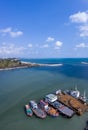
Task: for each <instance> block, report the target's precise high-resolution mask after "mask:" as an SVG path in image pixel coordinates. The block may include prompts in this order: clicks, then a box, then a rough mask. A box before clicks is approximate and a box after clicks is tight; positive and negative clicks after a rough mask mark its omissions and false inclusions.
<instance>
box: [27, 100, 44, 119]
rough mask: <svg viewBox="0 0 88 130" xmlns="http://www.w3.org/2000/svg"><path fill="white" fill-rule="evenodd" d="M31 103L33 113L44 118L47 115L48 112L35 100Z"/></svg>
mask: <svg viewBox="0 0 88 130" xmlns="http://www.w3.org/2000/svg"><path fill="white" fill-rule="evenodd" d="M29 104H30V106H31V109H32V111H33V113H34V114H35V115H36V116H37V117H39V118H42V119H43V118H45V117H46V113H45V112H44V111H43V110H42V109H40V108H39V106H38V105H37V103H36V102H35V101H34V100H31V101H30V102H29Z"/></svg>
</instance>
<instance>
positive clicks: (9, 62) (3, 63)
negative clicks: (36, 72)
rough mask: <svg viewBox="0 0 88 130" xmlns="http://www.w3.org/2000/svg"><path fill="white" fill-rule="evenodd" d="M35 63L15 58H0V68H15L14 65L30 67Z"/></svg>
mask: <svg viewBox="0 0 88 130" xmlns="http://www.w3.org/2000/svg"><path fill="white" fill-rule="evenodd" d="M32 66H37V64H32V63H24V62H21V61H20V60H19V59H16V58H8V59H0V69H6V68H15V67H32Z"/></svg>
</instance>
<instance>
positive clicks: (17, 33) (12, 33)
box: [0, 27, 23, 38]
mask: <svg viewBox="0 0 88 130" xmlns="http://www.w3.org/2000/svg"><path fill="white" fill-rule="evenodd" d="M0 33H1V34H2V35H3V36H5V35H7V34H9V35H10V36H11V37H12V38H15V37H19V36H21V35H23V32H22V31H12V28H11V27H9V28H5V29H0Z"/></svg>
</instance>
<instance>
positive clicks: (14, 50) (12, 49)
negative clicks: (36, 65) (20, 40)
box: [0, 43, 26, 56]
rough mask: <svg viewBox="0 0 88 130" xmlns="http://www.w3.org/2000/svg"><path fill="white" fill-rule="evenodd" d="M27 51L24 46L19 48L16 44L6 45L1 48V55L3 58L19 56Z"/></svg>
mask: <svg viewBox="0 0 88 130" xmlns="http://www.w3.org/2000/svg"><path fill="white" fill-rule="evenodd" d="M25 49H26V48H25V47H22V46H19V47H17V46H15V45H14V44H6V43H4V44H2V45H1V46H0V55H3V56H11V55H18V54H22V53H23V51H24V50H25Z"/></svg>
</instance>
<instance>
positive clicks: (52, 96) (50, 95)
mask: <svg viewBox="0 0 88 130" xmlns="http://www.w3.org/2000/svg"><path fill="white" fill-rule="evenodd" d="M46 98H48V100H50V101H51V102H54V101H56V100H57V96H56V95H54V94H48V95H46Z"/></svg>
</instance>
